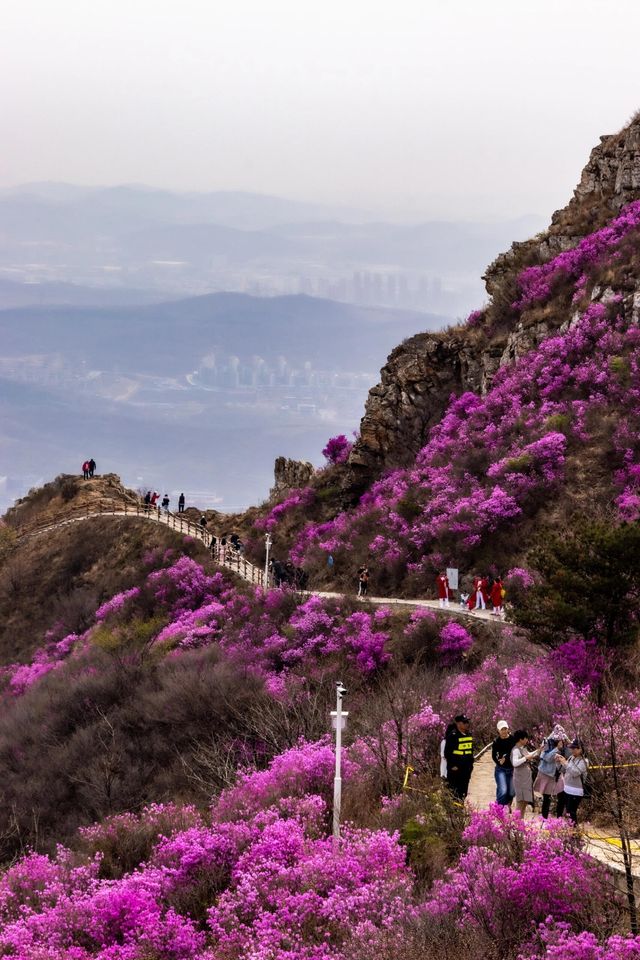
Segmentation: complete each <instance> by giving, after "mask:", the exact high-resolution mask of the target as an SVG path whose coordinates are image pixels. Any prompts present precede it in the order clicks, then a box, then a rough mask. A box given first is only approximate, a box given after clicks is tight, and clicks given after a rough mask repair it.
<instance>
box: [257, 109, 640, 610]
mask: <svg viewBox="0 0 640 960" xmlns="http://www.w3.org/2000/svg"><path fill="white" fill-rule="evenodd" d="M639 127H640V119H636V120H634V121H633V122H632V124H631V125H630V127H629V128H628V129H627V130H626V131H623V133H622V134H620V135H617V136H616V137H614V138H607V139H606V140H605V141H604V142H603V144H601V146H600V147H599V148H596V151H595V152H594V155H592V158H591V161H590V164H589V166H588V168H587V173H586V174H585V175H584V176H583V179H582V181H581V187H580V188H579V190H578V191H577V193H576V198H575V200H574V201H572V203H571V204H569V206H568V207H567V208H566V210H565V211H561V212H559V213H558V214H556V215H555V216H554V222H553V224H552V227H551V228H550V230H549V232H548V234H547V235H545V236H542V237H538V238H536V239H534V240H532V241H531V242H530V243H529V244H524V245H518V246H516V248H515V249H514V250H512V252H511V253H510V254H509V255H508V256H507V257H505V258H503V259H502V260H500V261H499V266H495V265H494V266H493V267H492V268H490V270H489V271H488V276H489V277H490V280H489V288H490V289H491V291H492V294H493V296H492V299H491V301H490V303H489V304H488V305H487V307H486V308H485V309H484V310H482V311H478V312H476V313H475V314H473V315H472V316H471V317H470V318H469V321H468V322H467V324H466V325H465V326H462V327H459V328H457V329H455V330H453V331H446V332H444V333H441V334H420V335H418V336H416V337H413V338H411V339H410V340H409V341H408V342H407V343H406V344H403V345H401V346H400V347H398V348H397V349H396V350H395V351H394V352H393V353H392V355H391V357H390V359H389V361H388V363H387V365H386V367H385V368H384V370H383V379H382V382H381V384H379V385H378V386H376V387H374V388H373V389H372V391H371V393H370V395H369V400H368V403H367V409H366V413H365V416H364V418H363V421H362V426H361V434H360V438H359V439H358V440H357V441H356V443H355V445H354V447H353V450H352V451H351V453H350V456H349V459H348V462H347V465H346V467H342V468H340V469H341V476H339V477H337V478H336V479H335V481H334V483H337V484H339V485H341V486H342V492H343V493H342V495H343V497H344V498H348V497H353V498H357V496H358V494H361V493H363V491H364V493H363V495H362V497H361V499H360V502H359V504H358V506H356V507H355V508H353V509H351V510H347V511H345V512H342V513H338V514H337V516H336V515H335V513H334V515H331V511H330V510H328V509H327V501H326V498H323V497H319V496H318V495H319V494H320V493H321V490H318V495H316V493H315V492H314V490H313V489H312V490H311V491H309V493H308V494H307V495H305V497H303V498H299V499H301V500H302V501H304V504H305V509H304V511H303V510H300V509H299V508H296V507H295V504H294V503H293V502H292V505H291V508H290V509H289V510H282V511H281V513H280V514H279V515H278V516H284V515H285V514H286V517H287V519H286V525H285V527H286V535H285V540H286V542H287V543H288V545H289V548H290V549H291V555H292V558H293V559H294V561H295V562H296V563H298V564H299V563H303V564H304V565H305V566H306V567H307V569H308V570H309V572H310V573H311V574H312V576H313V577H316V578H318V579H320V580H325V581H326V580H327V579H328V574H329V573H333V575H334V576H335V574H336V571H339V572H340V575H341V577H342V578H343V579H342V582H343V583H348V582H349V581H351V582H353V577H354V576H355V569H356V567H357V566H358V564H359V563H361V562H363V560H364V559H368V560H369V562H370V563H371V565H372V566H373V567H374V569H375V583H376V589H377V590H379V591H380V592H387V591H393V590H401V591H405V592H407V593H409V594H414V593H420V592H422V591H423V589H424V583H425V580H426V582H427V584H428V583H429V582H432V580H433V576H434V574H435V572H436V571H437V570H438V569H441V568H442V567H444V566H453V567H459V568H461V570H462V571H464V572H472V571H473V570H474V569H475V570H478V569H480V570H489V571H490V572H491V573H493V574H496V573H498V572H501V571H502V572H504V571H505V570H506V569H507V568H508V567H513V566H517V565H518V564H519V563H521V562H522V560H523V557H524V555H525V554H526V551H527V550H528V548H529V547H530V546H531V543H532V541H533V538H534V537H536V536H538V537H542V536H544V532H545V530H546V529H552V528H557V527H558V526H560V528H562V525H563V524H565V523H567V522H570V521H571V520H572V519H573V518H574V517H578V516H580V515H581V513H584V512H585V511H587V512H591V513H593V512H597V511H605V512H608V513H611V512H613V513H614V514H616V515H617V516H618V517H619V518H621V519H624V520H634V519H636V518H637V517H638V516H639V515H640V421H639V420H638V410H639V401H640V338H639V334H638V321H639V319H640V202H639V201H638V200H634V199H633V197H634V196H636V195H640V182H636V180H634V179H633V178H632V177H630V176H629V177H628V176H626V173H625V171H630V170H631V171H633V170H635V169H636V167H637V159H638V156H639V155H640V154H639V152H638V142H639V138H638V128H639ZM603 157H605V158H606V160H607V162H606V163H605V162H604V161H603V159H602V158H603ZM594 170H596V171H599V179H598V177H597V176H595V175H594V173H593V171H594ZM585 183H586V184H588V185H589V186H590V189H589V190H587V189H586V187H585ZM615 209H617V210H618V213H617V215H615V216H613V217H612V216H611V214H612V211H613V210H615ZM593 224H596V225H597V226H598V229H596V230H594V231H592V232H591V233H587V234H586V235H585V236H582V237H581V238H580V239H577V238H576V237H575V236H574V235H573V234H572V239H573V242H570V237H569V233H567V231H573V232H574V233H576V232H577V231H578V230H579V229H584V228H585V227H587V226H592V225H593ZM561 229H562V230H564V231H565V233H564V234H561V233H560V232H559V231H560V230H561ZM556 249H560V251H561V252H559V253H556V254H555V255H553V256H552V255H551V252H552V251H553V250H556ZM545 255H546V259H545ZM507 265H508V266H507ZM380 474H382V477H381V479H379V480H377V481H376V480H375V478H376V477H379V476H380ZM372 481H374V482H373V483H372ZM327 482H330V481H327V480H324V481H323V483H324V484H326V483H327ZM312 486H313V485H312ZM314 498H315V500H314ZM314 502H315V507H314V506H310V505H312V504H313V503H314ZM334 502H335V501H334ZM273 516H275V514H274V515H273ZM296 518H297V519H296ZM305 521H307V522H306V523H305ZM271 526H273V528H274V532H275V535H276V537H277V536H278V534H279V529H278V527H279V523H272V524H271ZM284 529H285V528H282V531H280V533H281V536H282V533H283V531H284ZM280 542H281V545H282V546H284V541H282V540H281V541H280ZM328 554H331V555H332V557H333V560H334V566H333V568H332V569H331V570H329V568H328V566H327V556H328Z"/></svg>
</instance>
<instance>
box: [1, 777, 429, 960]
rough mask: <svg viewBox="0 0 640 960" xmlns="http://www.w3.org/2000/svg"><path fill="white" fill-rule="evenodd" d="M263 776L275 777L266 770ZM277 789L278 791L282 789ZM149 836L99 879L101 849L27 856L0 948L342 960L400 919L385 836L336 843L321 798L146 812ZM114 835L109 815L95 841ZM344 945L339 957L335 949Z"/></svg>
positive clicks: (407, 888)
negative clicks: (225, 813)
mask: <svg viewBox="0 0 640 960" xmlns="http://www.w3.org/2000/svg"><path fill="white" fill-rule="evenodd" d="M274 776H275V775H274ZM280 792H281V793H286V784H284V783H283V784H281V786H280ZM146 818H148V819H149V821H150V822H149V824H148V825H147V827H146V830H145V833H146V836H147V837H152V836H153V835H154V834H156V837H155V840H154V842H153V843H152V845H151V849H150V850H149V851H148V852H147V856H146V858H145V860H144V861H143V862H140V863H139V865H137V866H136V868H132V869H129V870H128V871H126V872H123V873H122V874H121V875H120V876H118V877H116V878H115V879H103V878H101V876H100V872H99V871H100V863H101V853H100V851H98V852H96V853H95V854H94V855H93V856H92V857H90V858H88V859H86V861H85V862H84V863H81V864H80V865H77V859H78V855H77V854H75V855H74V854H71V853H70V852H69V851H67V850H65V849H64V848H58V852H57V855H56V857H55V858H50V857H45V856H42V855H37V854H33V855H31V856H28V857H26V858H24V859H22V860H21V861H19V862H18V863H17V864H16V865H14V866H13V867H10V868H9V870H7V871H6V872H5V874H4V875H3V876H2V878H1V879H0V951H1V952H2V953H3V954H9V955H11V956H15V957H18V958H22V960H27V958H37V957H42V958H43V960H44V958H45V957H46V958H48V960H62V958H72V960H90V958H96V960H146V958H149V957H162V958H163V960H164V958H167V960H204V958H208V960H214V958H216V960H217V958H221V957H224V958H229V960H232V958H233V960H240V958H244V957H247V956H258V955H259V953H262V952H263V951H265V950H268V955H269V956H270V957H272V958H274V960H288V958H293V957H295V958H296V960H297V958H300V960H303V958H307V960H319V958H323V960H324V958H327V960H328V958H332V960H346V957H347V956H348V944H349V941H351V940H352V939H356V940H357V938H359V937H361V936H363V935H371V934H372V933H374V932H375V930H376V929H379V928H380V927H381V926H385V925H391V924H393V923H394V922H396V921H398V920H399V919H400V918H401V917H402V916H403V914H404V912H405V911H406V910H407V909H408V908H409V907H410V905H411V901H412V897H413V891H412V881H411V875H410V873H409V871H408V869H407V867H406V863H405V853H404V850H403V849H402V847H401V846H400V845H399V843H398V838H397V836H394V835H390V834H389V833H386V832H385V831H372V830H362V829H361V830H356V829H354V828H346V829H345V832H344V837H343V839H342V841H341V843H340V846H339V847H338V848H336V847H335V845H334V844H333V842H332V840H331V839H328V838H327V836H326V832H325V830H324V824H325V823H326V820H327V812H326V806H325V803H324V801H323V800H322V799H321V798H320V797H319V796H316V795H313V794H305V795H304V796H301V797H300V798H298V799H295V798H293V797H289V798H288V799H287V798H286V797H282V799H281V801H280V803H279V806H278V808H276V807H273V806H272V807H266V808H265V807H260V806H259V805H258V807H257V808H256V812H255V814H253V815H251V816H246V815H245V816H242V817H240V818H239V819H238V820H237V821H234V822H217V821H216V820H215V818H214V819H213V820H212V821H211V822H209V823H205V821H204V820H202V819H200V820H199V821H198V822H194V823H193V825H189V821H191V820H194V813H193V812H192V811H187V812H186V814H185V817H184V818H183V819H184V823H182V824H181V825H180V828H179V829H172V830H171V832H170V833H168V834H167V835H162V834H157V828H158V825H159V824H160V823H162V822H168V823H169V824H171V825H172V827H173V828H175V827H176V826H178V823H177V821H178V819H180V815H179V811H178V810H177V808H175V807H172V808H170V809H168V810H163V808H162V807H158V806H156V807H154V808H147V809H146V810H144V811H143V812H142V813H141V815H140V816H139V817H138V818H137V823H136V825H135V829H137V830H140V829H141V827H142V825H143V824H144V821H145V819H146ZM113 829H116V831H118V832H120V833H121V832H122V830H123V829H125V830H131V829H132V824H128V825H127V826H126V827H123V824H122V823H119V824H117V825H116V824H115V823H114V821H113V820H111V821H110V822H109V823H108V824H107V826H106V827H105V828H104V829H103V830H102V834H100V830H101V828H100V827H96V828H92V830H93V834H92V839H93V840H99V839H100V836H102V837H103V838H104V839H105V840H106V839H107V838H108V837H109V835H110V833H111V832H112V831H113ZM345 951H347V952H345Z"/></svg>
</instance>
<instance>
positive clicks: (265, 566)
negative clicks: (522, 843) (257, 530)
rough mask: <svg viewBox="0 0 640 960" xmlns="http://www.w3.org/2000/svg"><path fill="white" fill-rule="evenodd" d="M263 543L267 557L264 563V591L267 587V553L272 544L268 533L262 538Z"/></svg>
mask: <svg viewBox="0 0 640 960" xmlns="http://www.w3.org/2000/svg"><path fill="white" fill-rule="evenodd" d="M264 542H265V545H266V548H267V555H266V558H265V561H264V588H265V590H266V589H267V587H268V586H269V551H270V550H271V543H272V540H271V534H270V533H267V535H266V536H265V538H264Z"/></svg>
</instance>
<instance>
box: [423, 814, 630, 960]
mask: <svg viewBox="0 0 640 960" xmlns="http://www.w3.org/2000/svg"><path fill="white" fill-rule="evenodd" d="M463 839H464V841H465V844H466V850H465V852H463V854H462V856H461V857H460V860H459V862H458V864H457V865H456V866H455V867H453V868H452V869H451V870H449V871H448V874H447V876H446V877H445V878H444V879H443V880H440V881H437V882H436V883H435V885H434V888H433V890H432V891H431V894H430V896H429V898H428V900H427V903H426V909H427V911H428V912H429V913H430V914H431V915H432V916H433V917H434V918H442V917H445V916H452V917H455V918H456V921H457V922H458V923H459V924H468V925H470V926H471V927H477V928H478V929H479V930H481V931H482V932H483V934H484V935H485V936H486V937H487V939H488V940H489V941H491V942H493V943H495V944H496V945H499V946H500V949H501V951H502V953H503V955H506V956H509V955H513V953H512V952H515V949H516V948H517V947H518V946H519V945H523V946H526V944H527V943H528V942H529V941H530V940H531V938H532V936H533V934H534V933H535V931H536V928H537V927H538V926H539V925H542V924H545V923H547V924H548V923H549V922H550V921H552V920H557V921H564V920H567V921H571V923H572V924H575V925H576V927H577V928H578V929H582V930H589V931H593V932H597V933H600V932H601V931H602V930H603V929H604V930H606V929H609V930H610V929H611V926H612V924H613V922H614V920H615V910H614V909H612V908H611V906H610V901H611V898H610V896H609V882H610V881H609V878H608V876H607V872H606V869H605V868H604V867H603V866H602V865H601V864H599V863H598V862H597V861H595V860H593V859H592V858H591V857H589V856H588V855H587V854H586V853H584V852H583V851H582V850H581V848H580V844H579V841H576V838H575V835H574V834H573V832H572V831H571V830H568V829H567V827H566V825H565V824H564V823H563V822H562V821H549V823H548V825H547V829H546V830H544V831H541V830H540V828H539V826H538V824H537V823H532V822H528V821H524V820H522V818H521V817H520V815H519V814H518V813H511V811H510V810H509V809H508V808H507V807H500V806H498V805H493V806H492V807H491V808H490V809H489V810H487V811H483V812H479V813H474V814H472V817H471V822H470V824H469V826H468V827H467V829H466V830H465V831H464V834H463ZM574 929H575V927H574Z"/></svg>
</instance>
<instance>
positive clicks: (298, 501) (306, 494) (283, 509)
mask: <svg viewBox="0 0 640 960" xmlns="http://www.w3.org/2000/svg"><path fill="white" fill-rule="evenodd" d="M315 499H316V492H315V490H314V489H313V487H302V488H300V489H299V490H291V491H289V493H288V494H287V496H286V498H285V499H284V500H281V501H280V503H277V504H276V505H275V507H272V508H271V510H270V511H269V513H268V514H267V516H266V517H264V518H260V519H258V520H256V521H255V524H254V526H255V528H256V529H257V530H267V531H269V532H271V531H273V530H275V528H276V527H277V526H278V524H279V523H280V521H281V520H282V518H283V517H284V516H286V515H288V514H289V513H291V512H292V511H294V510H297V509H299V508H300V509H301V510H304V509H305V508H306V507H310V506H311V505H312V504H313V503H314V502H315Z"/></svg>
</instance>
